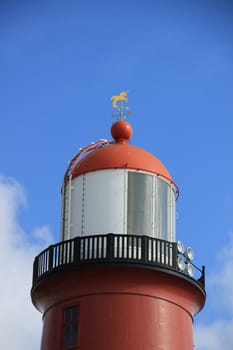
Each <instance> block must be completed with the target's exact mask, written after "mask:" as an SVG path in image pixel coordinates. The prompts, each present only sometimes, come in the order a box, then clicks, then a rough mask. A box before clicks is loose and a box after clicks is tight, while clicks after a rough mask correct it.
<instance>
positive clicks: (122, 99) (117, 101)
mask: <svg viewBox="0 0 233 350" xmlns="http://www.w3.org/2000/svg"><path fill="white" fill-rule="evenodd" d="M127 94H128V91H127V92H126V91H122V92H120V94H119V95H117V96H112V97H111V101H112V108H115V109H117V113H113V114H112V116H113V117H119V118H120V120H122V119H125V118H126V116H127V115H129V114H131V111H130V110H129V107H128V106H126V105H125V103H126V102H128V97H127Z"/></svg>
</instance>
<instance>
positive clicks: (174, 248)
mask: <svg viewBox="0 0 233 350" xmlns="http://www.w3.org/2000/svg"><path fill="white" fill-rule="evenodd" d="M177 256H178V249H177V243H172V267H173V268H174V269H176V270H177V269H178V266H177Z"/></svg>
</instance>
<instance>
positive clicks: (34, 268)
mask: <svg viewBox="0 0 233 350" xmlns="http://www.w3.org/2000/svg"><path fill="white" fill-rule="evenodd" d="M37 278H38V257H36V258H35V260H34V264H33V280H32V281H33V284H34V283H35V281H36V280H37Z"/></svg>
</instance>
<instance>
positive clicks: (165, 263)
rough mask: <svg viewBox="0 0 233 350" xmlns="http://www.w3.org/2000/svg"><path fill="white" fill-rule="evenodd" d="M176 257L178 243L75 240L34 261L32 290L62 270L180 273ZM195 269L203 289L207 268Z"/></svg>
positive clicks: (121, 237)
mask: <svg viewBox="0 0 233 350" xmlns="http://www.w3.org/2000/svg"><path fill="white" fill-rule="evenodd" d="M177 255H178V252H177V244H176V243H175V242H169V241H165V240H162V239H157V238H151V237H148V236H134V235H117V234H111V233H109V234H106V235H95V236H86V237H75V238H73V239H70V240H67V241H63V242H60V243H58V244H54V245H51V246H49V247H48V248H47V249H45V250H43V251H42V252H41V253H40V254H39V255H38V256H37V257H36V258H35V261H34V266H33V286H34V285H35V284H36V283H37V282H38V280H40V279H41V278H43V277H44V276H46V275H47V274H49V273H51V272H54V271H57V270H59V269H64V268H69V267H78V266H82V265H86V264H96V263H127V264H144V265H148V266H152V267H156V266H157V267H160V268H166V269H169V270H171V271H175V272H180V271H179V269H178V266H177ZM193 266H194V267H195V269H196V271H197V272H198V273H199V278H198V279H197V282H198V283H200V284H201V286H202V287H204V285H205V275H204V267H203V268H202V270H201V269H199V268H197V267H196V266H195V265H193ZM180 273H181V272H180ZM182 274H183V275H184V273H182Z"/></svg>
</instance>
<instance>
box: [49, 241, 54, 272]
mask: <svg viewBox="0 0 233 350" xmlns="http://www.w3.org/2000/svg"><path fill="white" fill-rule="evenodd" d="M52 269H53V245H51V246H50V247H49V263H48V272H49V271H52Z"/></svg>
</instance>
